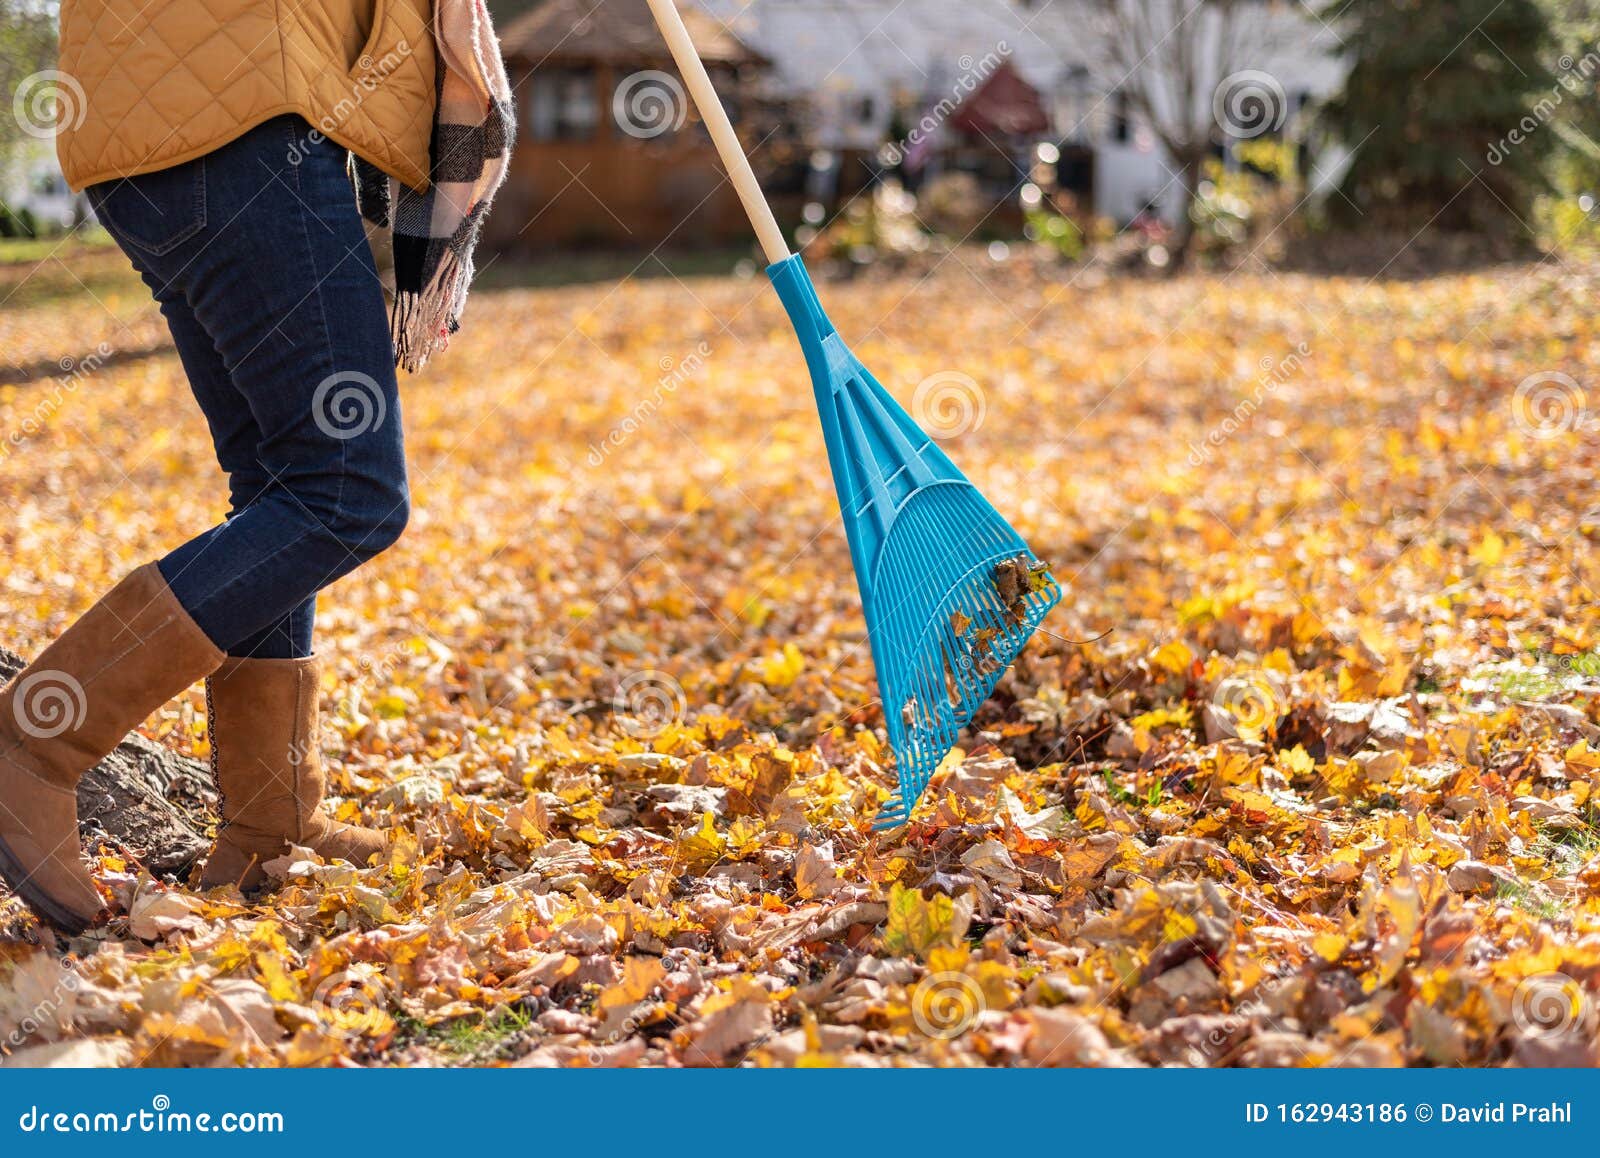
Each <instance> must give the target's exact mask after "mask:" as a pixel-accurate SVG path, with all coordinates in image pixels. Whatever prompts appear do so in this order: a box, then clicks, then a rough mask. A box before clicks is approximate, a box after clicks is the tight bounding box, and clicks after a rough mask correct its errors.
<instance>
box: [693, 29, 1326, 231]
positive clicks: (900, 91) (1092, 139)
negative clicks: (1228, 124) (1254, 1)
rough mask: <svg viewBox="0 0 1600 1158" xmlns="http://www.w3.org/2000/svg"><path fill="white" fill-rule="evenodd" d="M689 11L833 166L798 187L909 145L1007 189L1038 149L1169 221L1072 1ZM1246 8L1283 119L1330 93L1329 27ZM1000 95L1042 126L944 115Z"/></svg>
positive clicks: (1121, 216)
mask: <svg viewBox="0 0 1600 1158" xmlns="http://www.w3.org/2000/svg"><path fill="white" fill-rule="evenodd" d="M692 2H693V3H697V4H698V5H699V6H700V7H702V8H704V9H705V10H706V11H708V12H710V13H711V14H713V15H715V16H716V17H717V18H718V19H720V20H722V21H724V22H725V23H726V26H727V27H728V28H729V29H730V30H731V31H732V32H734V33H735V34H737V35H738V36H739V38H740V39H741V40H743V41H744V42H746V43H748V44H749V45H751V46H752V47H754V48H755V49H756V50H758V51H760V52H761V53H763V54H764V55H765V56H767V57H769V58H770V59H771V61H772V64H773V68H772V70H771V72H770V73H769V74H768V81H767V83H768V84H769V85H771V86H772V89H773V91H772V92H771V94H770V95H771V96H772V97H773V99H781V100H789V101H791V102H793V103H794V105H795V106H796V107H797V109H799V110H802V111H801V112H800V113H799V114H798V115H800V116H801V117H802V118H803V123H804V132H805V135H806V139H807V140H808V142H809V143H810V144H811V145H812V146H813V147H814V148H815V149H817V150H818V151H819V153H821V154H823V156H822V157H820V158H819V159H818V162H817V163H818V165H819V166H833V167H836V168H837V170H838V172H837V175H835V176H833V179H832V180H831V181H824V182H816V181H814V182H813V190H814V191H817V190H819V189H820V190H823V191H824V192H834V193H836V194H838V195H840V196H844V195H848V193H849V192H850V191H851V187H852V185H853V184H855V183H857V182H859V180H860V179H861V172H860V170H863V169H867V170H871V169H875V168H881V167H882V165H881V163H878V162H879V158H878V154H879V153H880V152H882V151H883V150H884V149H885V146H888V152H887V159H888V160H890V161H895V160H897V159H898V156H899V153H900V152H901V151H902V150H904V151H906V152H911V151H912V147H913V146H915V148H916V149H917V151H918V152H920V153H921V154H923V156H922V157H921V160H922V161H923V163H924V164H925V165H927V166H928V167H929V168H930V170H931V171H934V172H937V171H939V170H948V169H951V168H956V169H967V170H971V171H977V172H978V173H979V175H980V177H984V178H986V183H988V184H989V185H991V186H999V187H1001V188H1004V189H1007V190H1010V191H1012V192H1014V191H1015V190H1016V189H1017V187H1018V186H1019V185H1020V184H1021V183H1022V182H1023V181H1024V180H1026V178H1027V174H1028V173H1029V169H1030V157H1029V151H1028V148H1027V146H1028V145H1029V144H1045V143H1048V144H1050V145H1052V146H1054V150H1055V154H1054V155H1056V156H1057V157H1058V160H1057V161H1056V168H1057V171H1058V180H1059V183H1060V184H1061V185H1062V186H1063V187H1065V188H1066V189H1068V190H1071V191H1073V192H1076V193H1078V194H1079V196H1080V197H1081V199H1082V200H1083V201H1084V202H1086V203H1087V204H1088V205H1090V206H1092V208H1093V209H1094V211H1095V212H1097V213H1099V214H1102V215H1104V216H1107V217H1111V218H1113V219H1115V220H1117V221H1119V222H1127V221H1128V220H1130V219H1131V218H1133V217H1134V216H1135V215H1136V214H1138V213H1139V212H1140V211H1141V210H1142V209H1144V208H1145V207H1146V206H1147V205H1151V204H1154V205H1155V206H1157V207H1158V208H1159V210H1160V211H1161V212H1162V213H1163V214H1164V215H1166V216H1168V217H1171V216H1173V215H1174V214H1176V213H1178V212H1180V211H1181V205H1182V198H1181V192H1180V191H1179V189H1178V188H1177V185H1176V181H1175V177H1176V174H1175V172H1174V169H1173V166H1172V164H1171V162H1170V159H1169V158H1167V157H1166V156H1165V155H1164V153H1163V151H1162V149H1161V148H1160V146H1159V144H1158V143H1157V141H1156V138H1155V135H1154V134H1153V133H1152V132H1151V130H1150V126H1148V125H1146V124H1142V123H1141V122H1140V121H1139V118H1138V117H1137V116H1135V115H1134V113H1133V111H1132V109H1131V108H1130V106H1129V102H1128V100H1127V99H1126V93H1125V92H1119V91H1118V81H1119V79H1120V78H1119V77H1118V76H1117V75H1116V70H1115V69H1114V68H1112V67H1110V65H1109V63H1108V62H1109V61H1110V60H1111V59H1112V58H1113V55H1114V54H1112V53H1111V52H1109V51H1108V50H1107V46H1106V44H1105V42H1104V40H1103V39H1102V38H1103V37H1104V36H1105V35H1107V33H1106V32H1104V31H1098V30H1097V27H1096V22H1095V21H1094V20H1093V19H1091V18H1090V13H1089V10H1090V8H1091V7H1092V5H1091V4H1089V3H1087V2H1086V0H692ZM1260 7H1261V11H1260V17H1259V21H1255V19H1254V18H1252V21H1253V23H1262V24H1270V25H1271V28H1272V31H1273V35H1272V36H1271V37H1270V43H1271V46H1272V47H1271V51H1270V52H1269V53H1267V54H1266V55H1264V56H1263V58H1262V59H1261V60H1259V61H1258V60H1255V59H1251V60H1250V61H1249V62H1248V63H1249V67H1250V68H1251V70H1252V71H1254V72H1261V73H1264V74H1266V75H1267V76H1269V77H1271V78H1273V79H1274V80H1276V81H1277V82H1278V83H1279V84H1280V86H1281V88H1282V90H1283V100H1284V101H1285V102H1286V105H1287V107H1288V108H1289V109H1290V110H1291V111H1292V110H1297V109H1299V108H1300V107H1302V106H1303V105H1305V104H1307V103H1308V102H1310V101H1313V100H1316V99H1318V98H1321V97H1324V96H1326V95H1328V94H1329V93H1331V92H1333V91H1334V90H1335V89H1337V87H1338V85H1339V83H1340V82H1341V80H1342V77H1343V71H1342V66H1341V65H1340V64H1339V63H1338V62H1337V61H1336V60H1335V59H1334V58H1333V57H1332V55H1331V51H1330V50H1331V48H1332V47H1333V45H1334V44H1335V43H1336V41H1335V40H1334V38H1333V36H1332V33H1331V31H1330V30H1329V29H1327V28H1326V27H1325V26H1324V25H1322V24H1321V23H1320V22H1319V21H1318V20H1317V19H1316V18H1315V17H1314V16H1311V15H1309V10H1308V9H1307V8H1305V7H1303V6H1300V5H1295V4H1268V3H1263V4H1262V5H1261V6H1260ZM1264 42H1265V41H1264ZM1206 55H1208V57H1209V56H1212V55H1214V54H1206ZM1222 79H1223V78H1222V77H1201V78H1198V83H1197V85H1196V89H1197V92H1198V94H1199V98H1198V99H1202V100H1205V101H1207V102H1209V101H1210V99H1211V94H1212V92H1213V90H1214V89H1215V88H1216V87H1217V86H1218V84H1219V83H1220V82H1221V81H1222ZM1002 85H1003V87H1004V88H1005V90H1006V93H1005V95H1006V98H1007V100H1008V102H1011V103H1014V104H1016V105H1017V107H1018V108H1024V109H1025V108H1026V107H1027V106H1028V105H1030V104H1033V103H1037V104H1038V105H1040V106H1042V107H1043V109H1044V110H1045V112H1046V114H1047V116H1048V119H1049V121H1050V122H1051V127H1049V128H1047V129H1042V130H1039V129H1036V121H1035V120H1034V119H1033V118H1031V117H1025V118H1024V120H1023V121H1019V122H1016V125H1017V127H1018V129H1019V131H1018V132H1016V133H1014V134H1005V135H999V134H997V133H996V131H995V128H996V126H994V125H975V124H974V120H975V118H973V117H970V116H966V115H963V114H962V113H961V112H960V109H961V107H962V106H963V105H964V104H965V105H969V106H970V103H971V102H972V101H974V100H982V99H983V98H984V97H985V95H986V94H987V95H988V96H989V97H990V98H991V99H992V98H994V97H995V96H996V95H997V94H996V93H994V92H993V89H994V88H995V87H996V86H1002ZM976 119H979V120H981V118H976ZM927 125H931V128H930V129H927V130H926V131H924V126H927ZM908 135H910V136H913V137H915V138H916V140H914V141H912V142H911V144H910V145H907V143H906V141H905V138H906V136H908ZM979 146H986V147H979ZM912 156H913V159H918V158H917V153H912ZM1007 157H1009V160H1010V165H1009V166H1007V165H1005V164H1004V159H1005V158H1007ZM853 170H855V171H854V172H853ZM1323 183H1324V184H1326V183H1327V182H1326V174H1324V175H1323ZM822 199H823V200H824V202H825V203H826V202H827V201H828V198H827V197H826V196H824V197H823V198H822Z"/></svg>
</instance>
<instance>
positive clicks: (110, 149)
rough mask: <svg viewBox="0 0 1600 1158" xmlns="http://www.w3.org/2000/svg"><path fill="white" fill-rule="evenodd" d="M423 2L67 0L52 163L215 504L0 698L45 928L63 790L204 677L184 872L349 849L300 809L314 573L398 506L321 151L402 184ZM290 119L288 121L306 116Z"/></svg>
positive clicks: (61, 833) (416, 105)
mask: <svg viewBox="0 0 1600 1158" xmlns="http://www.w3.org/2000/svg"><path fill="white" fill-rule="evenodd" d="M431 9H432V5H431V3H430V0H324V2H319V3H316V4H298V5H296V4H277V3H271V2H268V0H66V3H65V4H64V5H63V10H62V18H61V20H62V23H61V70H62V71H63V72H64V73H66V74H67V75H68V76H70V77H72V78H74V79H75V80H76V82H77V84H78V85H80V86H81V87H82V90H83V95H84V98H85V99H84V101H83V102H82V103H81V105H80V106H79V107H77V108H72V107H68V108H66V109H65V110H64V113H63V118H64V119H63V123H62V125H61V127H60V132H59V135H58V151H59V154H60V159H61V164H62V168H63V170H64V171H65V173H66V176H67V179H68V181H69V183H70V184H71V185H72V186H73V188H74V189H81V188H87V190H88V196H89V200H90V203H91V205H92V206H93V208H94V210H95V213H96V215H97V216H98V217H99V219H100V221H101V223H102V224H103V225H104V226H105V227H106V229H107V230H108V231H109V232H110V234H111V236H112V237H113V238H114V239H115V240H116V242H117V243H118V245H119V246H121V248H122V249H123V251H124V252H125V253H126V254H127V256H128V258H129V259H130V260H131V261H132V263H133V265H134V266H135V268H136V269H137V270H138V271H139V273H140V274H141V276H142V277H143V279H144V281H145V283H146V284H147V285H148V286H149V287H150V290H151V292H152V293H153V294H154V295H155V297H156V300H157V301H158V302H159V303H160V305H161V311H162V314H163V315H164V316H165V318H166V320H167V324H168V326H169V328H170V329H171V331H172V337H173V341H174V343H175V344H176V346H177V351H178V356H179V358H180V359H181V361H182V364H183V368H184V371H185V373H186V374H187V375H188V378H189V382H190V385H191V386H192V388H193V391H194V394H195V397H196V399H197V400H198V401H199V403H200V407H201V409H202V410H203V411H204V413H205V417H206V421H207V424H208V425H209V427H210V431H211V437H212V439H213V441H214V442H215V445H216V454H217V460H218V462H219V463H220V465H221V467H222V469H223V471H224V472H225V473H226V474H227V476H228V486H229V494H230V499H231V508H230V511H229V514H228V517H227V519H226V521H225V522H223V523H221V524H220V525H218V526H215V527H212V528H211V529H210V530H208V531H205V532H204V533H203V534H201V535H199V536H198V537H196V538H194V539H192V540H190V541H189V542H187V543H184V544H183V545H182V546H180V547H178V548H177V549H176V550H174V551H172V552H171V553H170V554H168V555H166V556H165V557H163V558H161V559H158V560H156V561H155V562H152V563H149V564H146V565H145V566H143V567H140V568H139V569H138V570H136V571H134V572H133V573H132V574H130V575H128V576H127V577H126V578H125V579H124V580H123V581H122V582H121V583H119V584H118V585H117V586H116V587H115V588H113V589H112V590H111V591H110V592H109V593H107V594H106V595H105V596H104V597H103V598H102V599H101V600H100V602H99V603H97V604H96V605H95V606H94V607H92V608H91V609H90V610H89V611H88V612H87V613H86V614H85V615H84V616H83V618H81V619H80V620H78V621H77V622H76V623H75V624H73V625H72V626H71V627H70V628H69V629H68V630H67V631H66V633H65V634H63V635H62V636H61V637H60V638H59V639H58V640H56V641H55V642H54V643H53V644H51V645H50V646H49V647H48V648H46V649H45V650H44V651H43V652H42V653H41V654H40V655H39V656H38V658H37V659H35V660H34V662H33V663H32V664H30V665H29V667H28V668H27V669H26V670H24V671H23V672H22V673H21V674H20V675H19V676H18V677H17V678H16V679H15V680H14V681H13V682H12V683H11V684H10V685H9V686H8V687H6V688H5V689H4V691H3V692H0V875H3V876H4V877H5V880H6V882H7V883H8V884H9V885H10V886H11V888H12V889H14V890H15V891H16V892H17V893H18V895H20V896H21V897H22V899H23V900H24V901H26V902H27V903H28V905H29V906H30V907H31V908H32V909H33V910H34V912H35V913H37V914H38V915H39V916H40V917H43V918H46V919H48V920H49V921H51V922H53V923H54V924H55V925H57V926H59V927H61V928H62V929H64V930H67V931H69V932H77V931H80V930H82V929H83V928H85V927H87V926H88V925H89V924H91V923H92V922H93V921H94V919H95V918H96V916H97V913H98V911H99V909H100V907H101V901H100V897H99V894H98V892H97V890H96V888H95V884H94V881H93V879H92V878H91V877H90V875H89V872H88V868H87V866H86V865H85V863H84V860H83V857H82V854H81V852H80V848H79V841H78V816H77V808H76V803H75V801H76V797H75V789H76V786H77V783H78V780H79V778H80V777H81V776H82V774H83V772H84V771H85V770H86V769H88V768H89V767H92V766H93V765H94V764H95V763H96V762H98V761H99V760H100V759H101V758H102V757H103V756H105V755H106V753H108V752H109V751H110V750H111V749H112V748H113V747H115V745H116V744H117V743H118V742H119V741H120V740H121V739H122V737H123V736H124V734H126V733H127V732H128V731H129V730H130V729H132V728H134V727H136V726H137V725H138V724H139V723H141V722H142V721H143V720H144V719H145V718H146V717H147V716H148V715H150V713H151V712H153V711H154V710H155V709H157V708H159V707H160V706H161V705H162V704H164V703H165V702H166V701H167V700H169V699H170V698H172V697H173V696H175V695H177V694H178V693H180V692H182V691H184V690H185V689H186V688H188V687H189V686H190V685H191V684H193V683H194V682H195V681H197V680H199V679H201V678H205V677H209V682H208V687H207V705H208V709H209V714H210V740H211V752H212V764H213V767H214V769H215V771H216V775H217V779H218V787H219V789H220V791H221V795H222V808H221V811H222V818H223V822H224V825H223V829H222V832H221V835H220V838H219V840H218V844H217V847H216V850H215V851H214V852H213V854H212V855H211V857H210V858H209V860H208V861H207V863H206V866H205V869H204V872H203V877H202V884H203V886H205V887H207V888H210V887H216V886H220V885H224V884H237V885H239V886H240V887H242V888H244V889H246V890H249V889H253V888H256V887H258V886H259V885H260V884H261V883H262V881H263V879H264V874H263V872H262V868H261V866H262V863H263V862H265V861H268V860H271V859H273V858H274V857H276V856H279V855H281V854H282V853H283V852H284V851H286V849H287V847H288V845H289V843H290V842H292V843H294V844H296V845H303V846H308V847H310V848H311V849H313V850H314V851H316V852H317V853H319V854H320V855H322V856H323V857H326V858H329V859H334V858H339V859H344V860H348V861H351V862H353V863H355V864H358V865H365V864H366V863H367V862H368V859H369V858H370V857H371V856H372V855H373V854H374V853H377V852H379V851H381V850H382V848H383V837H382V834H381V833H378V832H375V831H372V830H370V829H365V828H356V827H352V826H348V825H342V824H337V823H334V822H333V821H332V820H330V819H329V818H328V817H326V816H325V815H323V813H322V812H321V811H320V810H319V807H318V806H319V804H320V803H321V800H322V794H323V777H322V771H321V768H320V765H319V762H318V755H317V701H318V692H319V683H320V679H319V669H318V663H317V660H316V659H315V658H313V653H312V623H313V619H314V617H315V612H316V595H317V592H318V591H319V590H321V589H322V588H324V587H326V586H327V585H328V584H330V583H332V582H333V581H334V580H336V579H338V578H339V577H340V576H342V575H345V574H348V573H349V572H350V571H351V570H353V569H354V568H356V567H358V566H360V565H361V564H362V563H364V562H366V561H367V560H369V559H371V558H373V557H374V556H375V555H377V554H378V553H379V552H381V551H383V550H384V549H385V548H387V547H389V546H390V545H392V544H393V543H394V542H395V540H396V539H397V538H399V536H400V533H401V531H402V530H403V529H404V528H405V525H406V517H407V510H408V496H407V487H406V473H405V457H404V452H403V448H402V441H401V424H400V402H399V398H398V396H397V394H396V381H395V368H394V358H395V355H394V346H393V345H392V342H391V337H390V325H389V318H388V314H387V309H386V305H385V298H384V294H383V290H382V287H381V286H380V283H379V280H378V273H377V270H376V269H375V267H374V263H373V259H372V256H371V253H370V250H369V247H368V243H367V240H366V235H365V232H364V230H363V225H362V221H361V218H360V215H359V214H358V212H357V207H356V201H355V197H354V195H353V192H352V188H351V182H350V179H349V177H348V176H347V173H346V165H347V160H348V158H347V153H346V150H347V149H348V150H349V151H351V152H353V153H355V154H356V155H357V156H358V157H360V158H362V159H364V160H365V161H367V162H370V164H371V165H374V166H376V167H377V168H378V169H380V170H382V171H383V172H384V173H386V174H388V175H389V176H391V177H393V178H395V179H396V180H397V181H399V182H402V183H404V184H405V185H408V186H411V187H413V188H417V187H422V186H425V185H426V184H427V180H428V173H429V171H430V168H429V166H430V163H429V139H430V134H431V131H432V121H433V114H434V107H435V99H436V98H435V68H436V61H435V52H434V44H433V40H432V34H431V31H430V13H431ZM313 126H315V127H313Z"/></svg>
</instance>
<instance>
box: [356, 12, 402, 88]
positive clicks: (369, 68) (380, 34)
mask: <svg viewBox="0 0 1600 1158" xmlns="http://www.w3.org/2000/svg"><path fill="white" fill-rule="evenodd" d="M388 25H389V0H372V31H371V32H369V33H367V42H366V43H365V44H363V45H362V46H361V51H360V52H359V53H357V54H356V60H355V63H354V64H352V65H351V66H350V75H351V76H352V77H353V78H355V79H356V80H357V81H365V82H366V83H369V84H370V83H372V81H374V80H382V79H383V77H384V76H385V75H386V74H387V73H388V72H391V71H393V68H394V62H393V61H389V60H388V54H389V53H390V52H391V51H398V50H397V49H396V47H395V46H394V45H392V44H389V43H388V36H389V29H388Z"/></svg>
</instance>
